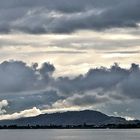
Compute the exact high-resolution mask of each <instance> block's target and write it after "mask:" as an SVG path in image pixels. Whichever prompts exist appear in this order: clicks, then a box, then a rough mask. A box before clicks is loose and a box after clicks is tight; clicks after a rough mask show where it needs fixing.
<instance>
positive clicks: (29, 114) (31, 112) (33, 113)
mask: <svg viewBox="0 0 140 140" xmlns="http://www.w3.org/2000/svg"><path fill="white" fill-rule="evenodd" d="M40 114H41V111H40V110H39V109H37V108H36V107H33V108H32V109H27V110H23V111H21V112H19V113H17V112H16V113H13V114H5V115H0V120H9V119H10V120H14V119H19V118H24V117H33V116H37V115H40Z"/></svg>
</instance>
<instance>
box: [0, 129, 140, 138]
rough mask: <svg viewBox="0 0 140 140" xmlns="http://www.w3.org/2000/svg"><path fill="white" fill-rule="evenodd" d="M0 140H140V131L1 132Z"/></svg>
mask: <svg viewBox="0 0 140 140" xmlns="http://www.w3.org/2000/svg"><path fill="white" fill-rule="evenodd" d="M0 140H140V130H134V129H131V130H109V129H108V130H0Z"/></svg>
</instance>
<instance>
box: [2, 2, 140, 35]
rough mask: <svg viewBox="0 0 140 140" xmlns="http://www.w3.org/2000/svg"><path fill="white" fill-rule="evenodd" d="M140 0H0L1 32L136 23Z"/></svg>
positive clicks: (100, 27)
mask: <svg viewBox="0 0 140 140" xmlns="http://www.w3.org/2000/svg"><path fill="white" fill-rule="evenodd" d="M139 6H140V1H139V0H133V1H130V0H106V1H104V0H70V1H68V0H40V1H38V0H24V1H17V0H11V1H10V2H9V1H8V0H5V1H3V0H1V1H0V20H1V23H0V32H1V33H10V32H12V33H13V32H25V33H31V34H42V33H43V34H44V33H72V32H75V31H77V30H85V29H86V30H104V29H108V28H114V27H115V28H116V27H135V28H136V27H139V21H140V15H139V13H140V9H139Z"/></svg>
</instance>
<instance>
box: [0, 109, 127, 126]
mask: <svg viewBox="0 0 140 140" xmlns="http://www.w3.org/2000/svg"><path fill="white" fill-rule="evenodd" d="M84 123H86V124H88V125H105V124H125V123H127V121H126V120H125V119H124V118H120V117H112V116H107V115H105V114H103V113H101V112H98V111H91V110H85V111H69V112H63V113H53V114H41V115H39V116H36V117H28V118H21V119H17V120H3V121H0V125H18V126H27V125H31V126H35V125H41V126H45V125H82V124H84Z"/></svg>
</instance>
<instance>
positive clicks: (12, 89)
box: [0, 61, 140, 118]
mask: <svg viewBox="0 0 140 140" xmlns="http://www.w3.org/2000/svg"><path fill="white" fill-rule="evenodd" d="M55 69H56V68H55V66H54V65H53V64H50V63H47V62H45V63H43V64H42V65H41V66H40V67H39V66H38V64H37V63H35V64H33V65H32V66H29V65H27V64H26V63H24V62H22V61H6V62H3V63H1V64H0V83H1V84H0V85H1V86H0V89H1V90H0V98H1V99H3V100H2V101H1V102H0V109H1V114H2V113H5V115H2V118H4V116H5V117H8V118H10V117H11V118H12V117H14V118H16V115H17V118H19V117H20V114H21V117H25V116H34V115H37V113H38V114H40V113H43V112H47V111H48V112H49V111H50V110H55V111H57V110H68V109H72V108H73V109H76V108H78V109H83V108H84V109H85V108H92V109H100V110H103V108H104V107H105V106H106V109H105V110H104V111H105V112H107V113H113V112H115V110H114V109H113V106H112V112H111V111H110V106H109V104H110V105H111V104H112V103H113V105H114V104H116V106H117V105H118V104H119V105H124V106H125V107H126V108H125V109H124V112H123V113H124V114H123V115H124V116H125V115H126V116H131V115H132V114H133V113H134V112H133V111H131V112H127V110H128V108H129V110H131V109H132V108H131V106H130V105H129V104H128V103H131V102H135V101H136V102H138V101H139V100H140V93H139V91H140V87H139V82H140V68H139V65H138V64H134V63H133V64H132V65H131V66H130V68H129V69H125V68H121V67H120V66H119V65H118V64H114V65H112V66H111V67H110V68H105V67H101V68H94V69H90V70H89V71H88V72H87V73H85V74H81V75H77V76H76V77H66V76H61V77H58V78H55V77H54V76H53V73H54V72H55ZM102 106H104V107H103V108H102ZM32 108H33V109H32ZM36 108H38V109H36ZM137 109H138V108H137ZM20 111H21V112H20ZM15 112H20V113H16V114H12V115H11V116H10V115H8V114H11V113H15ZM34 112H35V114H34ZM116 112H118V113H120V115H121V108H120V110H119V108H116ZM6 114H7V115H6ZM133 117H136V118H139V117H140V116H139V115H138V114H136V115H134V116H133Z"/></svg>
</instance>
